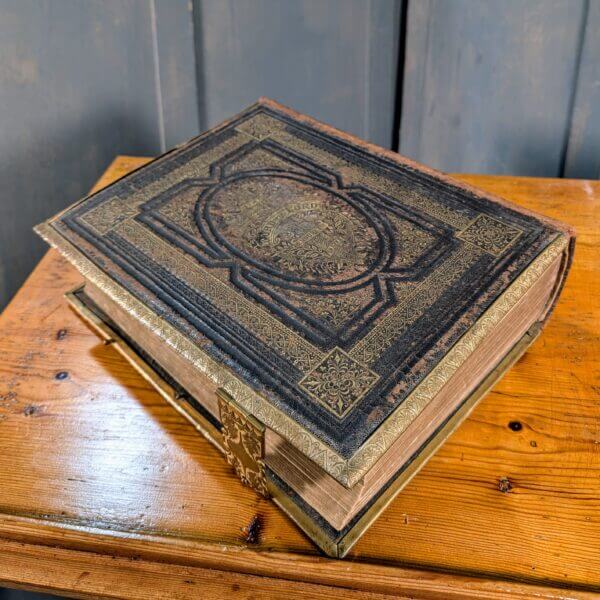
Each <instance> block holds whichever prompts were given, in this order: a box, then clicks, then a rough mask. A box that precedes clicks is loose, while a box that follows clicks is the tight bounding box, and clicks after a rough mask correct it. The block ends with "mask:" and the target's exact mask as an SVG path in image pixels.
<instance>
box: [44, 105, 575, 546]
mask: <svg viewBox="0 0 600 600" xmlns="http://www.w3.org/2000/svg"><path fill="white" fill-rule="evenodd" d="M37 231H38V233H39V234H40V235H41V236H42V237H44V238H45V239H46V240H47V241H48V242H49V243H50V244H51V245H53V246H55V247H56V248H58V250H59V251H60V252H62V254H64V256H66V257H67V259H69V260H70V261H71V262H72V263H73V264H74V265H75V266H76V267H77V268H78V269H79V270H80V271H81V274H82V275H83V278H84V279H85V285H84V287H82V288H81V289H78V290H76V291H73V292H72V293H71V294H70V295H69V298H70V300H71V302H72V304H73V305H74V306H75V307H76V308H77V310H78V311H79V312H80V313H81V314H82V315H83V316H84V317H85V318H86V319H87V320H88V321H89V322H90V323H92V325H93V326H94V327H95V328H96V329H97V330H98V332H99V333H100V334H101V335H103V336H104V337H105V338H110V339H112V340H114V342H115V346H116V347H117V349H119V350H120V351H121V352H122V353H123V354H124V355H125V356H126V357H127V358H128V359H129V360H130V361H131V362H132V363H133V364H134V365H135V366H136V368H138V369H139V370H140V371H141V372H142V373H143V374H144V375H145V376H146V377H147V378H148V379H149V380H151V381H152V382H153V383H154V384H155V386H156V387H157V389H158V390H159V391H160V393H161V394H162V395H163V396H164V397H165V398H166V399H167V400H168V401H169V402H170V403H171V404H172V405H173V406H174V407H175V408H176V409H177V410H179V411H180V412H182V413H183V414H184V415H186V416H187V417H188V418H189V419H190V420H191V421H192V422H193V423H194V424H195V425H196V427H197V428H198V429H199V430H200V431H201V432H203V433H204V435H206V437H207V438H208V439H210V440H211V441H212V442H213V443H214V444H215V445H216V446H217V447H219V448H220V449H221V450H222V451H223V452H224V453H225V455H226V458H227V460H228V461H229V462H230V464H231V465H232V466H233V469H232V473H233V472H234V471H235V473H237V475H238V476H239V477H240V479H241V480H242V481H243V482H244V483H246V484H248V485H250V486H252V487H253V488H254V489H255V490H256V491H257V492H258V493H261V494H263V495H265V496H270V497H272V499H273V501H274V502H276V503H277V504H278V505H279V506H280V507H281V508H282V509H283V510H284V511H285V512H286V513H287V514H288V515H289V516H290V517H291V518H292V519H293V520H294V521H295V522H296V523H297V524H298V525H299V526H300V527H301V528H302V529H303V530H304V531H305V532H306V534H307V535H308V536H310V537H311V538H312V539H313V540H314V541H315V542H316V543H317V544H318V545H319V546H320V547H321V548H322V549H323V550H324V551H325V552H326V553H327V554H330V555H333V556H340V557H341V556H344V554H345V553H346V552H347V551H348V550H349V549H350V547H351V546H352V545H353V544H354V543H355V542H356V540H357V539H358V538H359V537H360V535H361V534H362V533H363V532H364V531H365V530H366V528H367V527H368V526H369V524H370V523H372V522H373V520H374V519H375V518H376V517H377V515H378V514H379V513H380V512H381V511H382V510H383V509H384V508H385V506H386V505H387V504H388V503H389V502H390V501H391V500H392V499H393V497H394V496H395V494H397V493H398V492H399V491H400V490H401V489H402V487H403V486H405V485H406V483H407V482H408V481H409V480H410V479H411V477H412V476H413V475H414V474H415V473H416V472H417V471H418V470H419V468H420V467H422V466H423V464H424V463H425V462H426V461H427V459H428V458H429V457H430V456H431V455H432V453H433V452H434V451H435V450H436V448H438V447H439V446H440V444H442V443H443V442H444V440H445V439H446V438H447V437H448V435H449V434H450V433H451V432H452V431H453V430H454V429H455V428H456V427H457V426H458V425H459V424H460V422H461V421H462V420H463V419H464V418H465V417H466V416H467V415H468V413H469V411H470V410H471V409H472V408H473V407H474V406H475V404H476V403H477V401H478V400H479V399H480V398H481V397H482V396H483V395H484V394H485V392H486V391H487V390H488V389H489V388H490V387H491V386H492V385H493V384H494V382H495V381H497V379H498V378H499V377H500V376H501V374H502V373H503V372H504V371H505V370H506V369H507V368H508V367H509V366H510V365H511V363H512V362H514V361H515V360H516V359H517V358H518V357H519V356H520V355H521V354H522V353H523V352H524V351H525V349H526V348H527V346H528V345H529V344H530V343H531V342H532V341H533V340H534V339H535V338H536V336H537V335H538V333H539V331H540V328H541V326H542V324H543V323H544V321H545V320H546V318H547V317H548V315H549V313H550V311H551V309H552V306H553V305H554V303H555V301H556V299H557V297H558V295H559V292H560V290H561V286H562V284H563V282H564V278H565V275H566V273H567V270H568V267H569V263H570V258H571V255H572V251H573V240H574V238H573V235H572V233H571V232H570V231H569V230H568V228H567V227H565V226H564V225H562V224H560V223H556V222H553V221H550V220H549V219H546V218H544V217H542V216H540V215H536V214H532V213H530V212H527V211H525V210H523V209H521V208H519V207H517V206H514V205H512V204H510V203H508V202H506V201H504V200H501V199H499V198H494V197H491V196H489V195H488V194H486V193H484V192H481V191H478V190H476V189H473V188H470V187H467V186H465V185H463V184H460V183H458V182H456V181H454V180H452V179H451V178H449V177H446V176H445V175H442V174H440V173H438V172H436V171H433V170H431V169H428V168H425V167H423V166H421V165H418V164H416V163H414V162H411V161H409V160H407V159H405V158H403V157H401V156H399V155H397V154H395V153H393V152H389V151H387V150H384V149H382V148H379V147H376V146H373V145H371V144H368V143H365V142H363V141H361V140H359V139H357V138H354V137H352V136H350V135H348V134H345V133H342V132H340V131H338V130H336V129H334V128H332V127H329V126H327V125H323V124H321V123H319V122H317V121H315V120H314V119H311V118H309V117H306V116H303V115H300V114H298V113H296V112H294V111H292V110H290V109H288V108H285V107H283V106H281V105H279V104H277V103H276V102H273V101H271V100H266V99H261V100H260V101H259V102H258V103H256V104H254V105H253V106H251V107H250V108H248V109H247V110H245V111H244V112H242V113H240V114H239V115H237V116H236V117H234V118H232V119H231V120H229V121H227V122H225V123H223V124H221V125H219V126H218V127H215V128H214V129H212V130H210V131H208V132H207V133H204V134H202V135H200V136H199V137H197V138H194V139H193V140H191V141H190V142H188V143H186V144H185V145H182V146H180V147H178V148H176V149H174V150H172V151H170V152H168V153H167V154H165V155H163V156H161V157H159V158H157V159H156V160H154V161H152V162H150V163H149V164H147V165H146V166H144V167H142V168H140V169H138V170H137V171H135V172H133V173H131V174H129V175H127V176H125V177H123V178H122V179H120V180H119V181H117V182H116V183H114V184H112V185H110V186H109V187H107V188H105V189H103V190H101V191H99V192H97V193H95V194H92V195H90V196H88V197H87V198H84V199H83V200H81V201H79V202H77V203H76V204H74V205H73V206H71V207H69V208H68V209H66V210H65V211H63V212H62V213H61V214H59V215H57V216H56V217H54V218H52V219H50V220H49V221H48V222H46V223H44V224H42V225H40V226H38V228H37Z"/></svg>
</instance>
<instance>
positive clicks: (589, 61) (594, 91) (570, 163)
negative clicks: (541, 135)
mask: <svg viewBox="0 0 600 600" xmlns="http://www.w3.org/2000/svg"><path fill="white" fill-rule="evenodd" d="M564 176H565V177H580V178H586V179H599V178H600V0H590V3H589V9H588V14H587V19H586V23H585V32H584V34H583V39H582V47H581V59H580V63H579V72H578V77H577V87H576V90H575V97H574V105H573V118H572V122H571V128H570V132H569V143H568V147H567V156H566V162H565V169H564Z"/></svg>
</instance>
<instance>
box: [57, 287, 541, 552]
mask: <svg viewBox="0 0 600 600" xmlns="http://www.w3.org/2000/svg"><path fill="white" fill-rule="evenodd" d="M66 297H67V300H68V301H69V303H70V305H71V306H72V308H73V309H74V310H75V311H76V312H77V313H78V314H79V315H80V316H81V317H82V318H83V319H84V320H85V321H86V322H87V323H88V324H89V325H90V326H91V327H92V328H93V329H94V330H95V331H96V333H97V334H98V335H99V336H100V337H101V338H102V339H103V340H104V341H105V342H106V343H110V344H112V345H113V346H114V347H115V349H116V350H118V351H119V352H120V353H121V354H122V355H123V356H124V357H125V358H126V359H127V360H128V361H129V362H130V363H131V365H132V366H133V367H134V368H135V369H136V370H137V371H138V372H139V373H140V374H141V375H142V376H143V377H144V378H145V379H146V380H147V381H148V382H150V383H151V384H152V385H153V387H154V388H155V389H156V390H157V392H158V393H159V394H160V395H161V396H162V397H163V398H164V399H165V400H166V401H167V402H168V403H169V404H170V405H171V406H172V407H173V408H174V409H175V410H177V411H178V412H179V413H181V414H182V415H183V416H184V417H186V418H187V419H188V420H189V421H190V422H191V423H192V424H193V425H194V426H195V427H196V429H197V430H198V431H199V432H200V433H202V434H203V435H204V437H205V438H206V439H207V440H208V441H210V442H211V443H212V444H213V445H214V446H215V447H216V448H217V449H218V450H219V451H221V452H222V453H223V454H225V456H226V458H227V461H228V462H229V463H230V464H231V465H232V467H233V471H234V472H235V473H236V474H237V476H238V477H239V478H240V480H241V481H242V482H243V483H245V484H246V485H249V486H250V487H252V488H254V489H255V490H256V492H257V493H260V494H262V495H263V496H267V497H270V498H271V499H272V501H273V502H274V503H275V504H276V505H277V506H279V508H280V509H281V510H283V511H284V512H285V513H286V514H287V515H288V516H289V517H290V518H291V519H292V520H293V521H294V522H295V523H296V524H297V525H298V527H300V529H302V531H304V533H305V534H306V535H307V536H308V537H309V538H310V539H311V540H312V541H313V542H314V543H315V544H316V545H317V546H318V547H319V548H320V549H321V550H322V551H323V552H324V553H325V554H327V555H329V556H333V557H338V558H342V557H344V556H345V555H346V554H347V553H348V551H349V550H350V549H351V548H352V546H353V545H354V544H355V543H356V542H357V541H358V539H359V538H360V537H361V536H362V535H363V533H365V531H366V530H367V529H368V528H369V527H370V525H371V524H372V523H373V522H374V521H375V520H376V519H377V518H378V517H379V515H380V514H381V513H382V512H383V511H384V510H385V509H386V507H387V506H388V505H389V504H390V502H392V501H393V500H394V498H395V497H396V495H397V494H398V493H399V492H400V491H401V490H402V489H403V488H404V487H405V486H406V485H407V484H408V483H409V481H410V480H411V479H412V477H413V476H414V475H415V474H416V473H417V472H418V471H419V470H420V469H421V467H423V465H424V464H425V463H426V462H427V460H428V459H429V458H430V457H431V456H432V455H433V454H434V453H435V451H436V450H437V449H438V448H439V447H440V446H441V445H442V444H443V443H444V441H445V440H446V439H447V438H448V436H449V435H450V434H451V433H452V432H453V431H454V430H455V429H456V428H457V427H458V425H459V424H460V423H461V422H462V421H463V420H464V419H465V418H466V417H467V416H468V414H469V413H470V412H471V410H472V409H473V408H474V407H475V405H476V404H477V403H478V401H479V400H480V399H481V398H482V397H483V396H484V395H485V394H486V393H487V392H488V391H489V390H490V389H491V388H492V387H493V386H494V384H495V383H496V382H497V381H498V380H499V379H500V378H501V377H502V375H503V374H504V373H505V372H506V371H507V370H508V369H509V368H510V367H511V366H512V364H513V363H515V362H516V361H517V360H518V359H519V358H520V357H521V356H522V355H523V353H524V352H525V351H526V350H527V348H528V347H529V346H530V345H531V344H532V343H533V342H534V341H535V339H536V338H537V336H538V335H539V332H540V329H541V323H540V322H539V321H536V322H535V323H534V324H533V325H531V327H530V328H529V329H528V330H527V331H526V332H525V333H524V334H523V335H522V336H521V338H520V339H519V340H518V341H517V342H516V343H515V344H514V345H513V346H512V348H511V349H510V350H509V351H508V353H506V354H505V355H504V357H502V358H501V360H500V361H499V362H498V363H497V364H496V366H495V367H494V368H493V369H492V370H491V371H490V372H489V373H488V374H487V376H486V377H485V378H484V379H483V380H482V381H481V382H480V383H479V384H478V385H477V387H476V388H475V389H474V390H472V391H471V393H470V394H469V396H468V397H467V398H466V399H465V401H464V402H462V403H461V404H460V406H459V407H458V408H457V409H456V410H455V411H454V412H452V413H451V414H449V415H448V416H447V417H446V419H445V421H444V422H443V423H441V424H440V425H438V427H437V429H436V430H435V431H434V432H432V434H431V435H430V436H429V438H428V439H427V440H426V441H425V442H424V443H423V444H422V445H421V447H419V448H418V449H416V451H415V452H414V453H413V455H412V456H411V458H410V459H409V460H408V461H406V462H405V463H404V464H403V465H402V468H401V469H399V470H398V471H397V472H396V473H395V474H394V476H393V477H391V478H390V479H389V480H388V481H387V483H386V484H385V485H384V486H382V487H381V488H380V489H379V490H378V491H377V492H376V493H375V494H374V495H372V497H371V498H370V499H369V501H368V502H367V503H366V504H365V505H364V506H362V507H361V509H360V510H359V511H358V512H357V513H356V514H354V515H353V516H352V518H351V519H350V520H349V521H348V522H347V523H345V524H344V526H343V527H341V528H339V529H337V528H336V527H334V526H332V525H331V523H330V522H328V520H326V518H324V516H323V515H321V514H320V513H319V512H318V511H317V510H316V509H315V508H314V507H313V506H311V505H309V504H308V502H306V500H305V499H303V498H302V497H301V495H300V494H299V493H298V492H297V491H295V490H294V489H293V487H292V486H291V485H290V484H289V483H288V482H286V481H285V480H284V477H285V475H284V476H282V474H281V473H279V474H278V473H276V472H275V471H274V470H273V468H271V467H270V466H269V464H268V463H267V462H265V460H264V454H265V437H264V427H263V426H262V424H261V423H259V422H258V421H256V420H255V419H254V418H253V417H252V416H251V415H249V414H248V413H247V412H246V411H245V410H244V409H243V408H242V407H241V406H239V405H238V404H237V403H236V402H235V400H234V399H233V398H232V397H231V396H230V395H229V394H227V393H226V392H225V391H224V390H222V389H217V390H216V391H215V395H216V396H217V403H218V406H219V413H218V415H219V416H218V418H217V417H215V415H214V414H212V413H211V412H209V411H207V410H206V409H205V408H204V406H203V405H202V404H201V403H200V402H198V401H197V400H196V399H195V398H194V396H193V395H192V394H190V393H189V392H188V391H187V390H186V389H184V388H183V387H182V386H181V385H180V384H179V383H178V382H177V381H176V380H175V379H174V378H173V377H172V376H171V375H170V374H169V373H167V372H166V371H165V369H164V368H162V367H161V366H160V365H159V364H158V363H157V362H156V361H155V360H154V359H153V358H152V357H151V356H150V355H149V354H148V353H147V352H146V351H144V349H142V348H141V347H140V346H139V345H138V344H136V343H135V342H134V341H133V340H132V339H131V338H130V337H129V336H127V334H126V333H125V332H123V331H122V330H121V329H120V328H119V326H118V325H117V324H116V323H115V322H114V321H113V320H112V319H111V318H110V317H109V316H108V315H107V314H106V313H105V312H104V311H102V309H101V308H99V307H98V305H97V304H96V303H95V302H94V301H93V300H92V299H91V298H90V297H89V295H88V294H86V290H85V286H80V287H78V288H76V289H75V290H72V291H71V292H68V293H67V294H66Z"/></svg>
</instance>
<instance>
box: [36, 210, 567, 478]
mask: <svg viewBox="0 0 600 600" xmlns="http://www.w3.org/2000/svg"><path fill="white" fill-rule="evenodd" d="M51 223H52V220H50V221H48V222H45V223H42V224H40V225H38V226H37V227H36V228H35V231H36V232H37V233H38V234H39V235H40V236H41V237H42V238H44V240H46V241H47V242H48V243H49V244H50V245H51V246H53V247H55V248H56V249H57V250H58V251H59V252H60V253H61V254H62V255H63V256H65V258H67V259H68V260H69V261H70V262H71V263H72V264H73V265H75V267H76V268H77V269H78V270H79V271H80V272H81V273H82V274H83V276H84V277H86V278H88V279H89V280H90V281H91V282H92V283H93V284H94V285H96V286H98V287H99V288H100V289H101V290H102V291H103V292H104V293H106V294H107V295H108V296H109V297H110V298H111V299H112V300H113V301H114V302H116V303H117V304H118V305H119V306H120V307H122V308H123V309H124V310H126V311H128V312H129V313H130V314H131V315H132V316H133V317H135V318H136V319H137V320H139V321H140V322H141V323H142V324H143V325H144V326H146V327H147V328H148V329H149V330H150V331H152V332H153V333H154V334H155V335H157V336H158V337H159V338H160V339H161V340H163V341H164V342H165V343H166V344H168V345H170V346H171V347H172V348H173V349H174V350H175V351H176V352H178V353H179V354H180V355H181V356H183V357H184V358H186V359H187V360H188V361H189V362H191V363H192V365H194V367H196V368H197V369H198V370H199V371H201V372H202V373H203V374H205V375H206V376H207V377H209V378H210V379H211V380H212V381H213V382H214V383H215V384H216V385H217V386H219V387H222V388H223V389H224V390H225V391H226V392H227V393H229V394H230V395H231V396H233V397H234V398H235V399H236V401H237V402H238V404H240V405H241V406H242V407H243V408H244V409H246V410H247V411H248V412H249V413H250V414H251V415H253V416H254V417H255V418H257V419H258V420H259V421H261V422H262V423H263V424H264V425H265V426H266V427H269V428H271V429H273V430H274V431H275V432H277V433H278V434H279V435H281V436H282V437H283V438H285V439H286V440H288V441H289V442H290V443H291V444H292V445H293V446H295V447H296V448H297V449H298V450H300V452H302V453H303V454H304V455H306V456H307V457H308V458H310V459H311V460H312V461H313V462H315V463H316V464H317V465H319V466H320V467H321V468H322V469H323V470H324V471H326V472H327V473H328V474H329V475H331V476H332V477H333V478H334V479H336V480H337V481H339V482H340V483H341V484H342V485H344V486H346V487H352V486H354V485H355V484H356V483H358V482H359V481H360V479H361V478H362V477H363V476H364V474H365V473H366V472H367V471H368V470H369V469H370V468H371V467H372V466H373V465H374V464H375V462H377V460H378V459H379V458H380V457H381V456H382V454H383V453H384V452H385V451H386V450H387V449H388V448H389V447H390V445H391V444H392V443H393V442H394V441H395V440H396V439H397V437H398V436H399V435H400V434H401V433H402V432H403V431H404V430H405V429H406V428H407V427H408V425H409V424H410V423H411V422H412V421H413V420H414V419H415V418H416V417H417V416H418V414H419V413H420V412H421V411H422V410H423V409H424V408H425V406H426V405H427V403H428V402H429V401H430V400H431V399H432V398H433V397H434V396H435V394H436V393H437V392H438V391H439V390H440V389H441V387H442V386H443V385H444V384H445V383H446V382H447V381H448V380H449V379H450V377H451V376H452V375H453V374H454V372H455V371H456V370H457V369H458V368H459V366H460V365H461V364H462V363H463V362H464V361H465V360H466V359H467V358H468V356H469V355H470V354H471V353H472V352H473V350H474V349H475V348H476V347H477V346H478V345H479V343H480V342H481V341H482V340H483V339H484V337H485V336H486V335H487V333H488V332H489V331H490V330H491V328H492V327H494V326H495V325H496V324H497V323H498V322H499V321H500V320H501V319H502V318H503V317H504V316H505V315H506V314H507V313H508V311H509V310H510V309H511V308H512V307H513V306H514V305H515V304H516V303H517V302H518V300H519V299H520V298H521V297H522V296H523V294H524V293H525V292H526V291H527V290H528V289H529V288H530V287H531V286H532V285H533V284H534V283H535V281H536V280H537V279H538V277H539V276H540V275H541V273H543V271H544V270H545V269H546V268H547V267H548V266H549V265H550V264H551V263H552V261H553V260H554V259H555V258H556V257H558V256H559V255H560V254H561V253H563V252H564V251H565V250H566V248H567V244H568V238H567V236H565V235H560V236H559V237H558V238H557V239H556V240H554V241H553V242H552V243H551V244H550V245H549V246H548V247H547V248H546V249H545V250H544V251H543V252H542V253H541V254H540V255H539V256H538V257H537V258H536V259H535V260H534V261H533V262H532V263H531V264H530V265H529V266H528V267H527V268H526V269H525V270H524V271H523V273H522V274H521V275H520V276H519V277H518V278H517V279H516V280H515V281H514V282H513V283H512V284H511V285H510V286H509V288H508V289H507V290H505V291H504V293H503V294H502V295H501V296H499V297H498V298H497V299H496V300H495V301H494V303H493V304H492V305H491V306H490V307H489V308H488V309H487V311H486V312H485V313H484V314H483V315H482V316H481V317H480V318H479V319H478V321H477V322H476V323H475V324H474V325H473V326H472V327H471V329H470V330H469V331H468V332H467V333H466V334H465V335H463V337H462V338H460V340H459V341H458V342H457V343H456V344H455V345H454V346H453V347H452V348H451V350H450V351H449V352H448V353H447V354H446V355H445V356H444V358H443V359H442V361H441V362H440V363H439V364H438V365H437V366H436V367H435V368H434V369H433V370H432V371H431V373H429V375H428V376H427V377H426V378H425V379H424V380H423V381H422V382H421V384H420V385H419V386H418V387H417V388H415V390H413V392H412V393H411V394H410V395H409V396H408V398H407V399H406V400H405V401H404V402H403V403H402V404H401V405H400V406H399V407H398V408H397V409H396V410H395V411H394V412H392V414H391V415H390V416H389V417H388V418H387V419H386V420H385V421H384V422H383V423H382V424H381V425H380V426H379V428H378V429H377V430H375V431H374V432H373V434H372V435H371V436H370V437H369V439H368V440H367V441H366V442H365V443H364V444H363V445H362V446H361V447H360V448H359V449H358V450H357V452H356V453H355V454H354V455H353V456H352V457H351V458H350V459H347V460H346V459H344V458H343V457H342V456H340V455H339V454H337V453H336V452H334V451H333V450H332V449H331V448H330V447H329V446H327V445H326V444H325V443H323V442H322V441H321V440H319V439H318V438H317V437H316V436H314V435H313V434H312V433H310V432H309V431H307V430H306V429H304V428H303V427H302V426H301V425H300V424H299V423H297V422H296V421H294V420H293V419H292V418H290V417H288V416H287V415H286V414H285V413H283V412H282V411H281V410H279V409H278V408H276V407H275V406H273V405H272V404H270V403H269V402H268V401H267V400H266V399H265V398H263V397H262V396H260V395H259V394H258V393H257V392H255V391H254V390H253V389H252V388H250V387H249V386H248V385H246V384H245V383H243V382H242V381H241V380H240V379H238V377H237V376H236V375H235V374H234V373H233V372H232V371H231V370H230V369H229V368H228V367H226V366H225V365H222V364H220V363H217V362H215V361H214V360H213V359H212V358H211V357H210V356H208V355H207V354H206V353H205V352H204V351H203V350H201V349H200V348H199V347H198V346H196V345H195V344H194V343H193V342H191V341H190V340H189V339H187V338H186V337H185V336H184V335H183V334H182V333H181V332H179V331H178V330H177V329H175V328H174V327H173V326H172V325H170V324H169V323H167V322H166V321H165V320H163V319H161V318H160V317H159V316H158V315H156V314H155V313H154V312H152V311H151V310H150V309H149V308H148V307H147V306H146V305H144V304H143V303H142V302H140V301H139V300H138V299H137V298H135V297H134V296H133V295H132V294H131V293H130V292H128V291H127V290H126V289H124V288H123V287H122V286H120V285H119V284H118V283H117V282H115V281H114V280H113V279H111V278H110V277H109V276H108V275H107V274H106V273H104V272H103V271H102V270H101V269H99V268H98V267H96V265H94V264H93V263H92V262H91V261H90V260H89V259H88V258H86V257H85V256H84V255H83V254H82V253H81V252H80V251H79V250H78V249H77V248H75V246H73V244H71V243H70V242H69V241H68V240H66V239H65V238H64V237H63V236H62V235H61V234H60V233H59V232H58V231H56V230H55V229H54V228H53V227H52V224H51Z"/></svg>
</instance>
